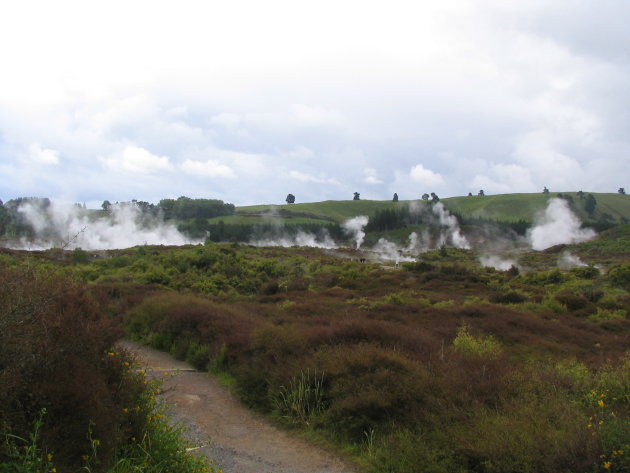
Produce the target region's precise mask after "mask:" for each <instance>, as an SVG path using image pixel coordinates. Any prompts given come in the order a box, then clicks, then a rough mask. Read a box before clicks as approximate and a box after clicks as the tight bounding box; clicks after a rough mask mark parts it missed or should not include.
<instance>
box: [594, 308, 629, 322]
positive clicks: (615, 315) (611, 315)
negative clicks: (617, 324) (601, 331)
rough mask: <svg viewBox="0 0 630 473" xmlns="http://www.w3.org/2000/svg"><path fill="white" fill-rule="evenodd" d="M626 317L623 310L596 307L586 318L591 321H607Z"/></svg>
mask: <svg viewBox="0 0 630 473" xmlns="http://www.w3.org/2000/svg"><path fill="white" fill-rule="evenodd" d="M625 318H626V311H625V310H621V309H619V310H608V309H601V308H599V309H597V312H595V313H594V314H592V315H589V317H588V320H590V321H591V322H607V321H610V320H624V319H625Z"/></svg>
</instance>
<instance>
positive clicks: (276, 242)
mask: <svg viewBox="0 0 630 473" xmlns="http://www.w3.org/2000/svg"><path fill="white" fill-rule="evenodd" d="M250 243H251V244H252V245H254V246H282V247H285V248H291V247H292V246H310V247H313V248H326V249H329V250H330V249H335V248H337V244H336V243H335V242H334V241H333V239H332V238H331V237H330V235H328V234H327V233H325V234H324V236H323V237H318V236H317V235H314V234H312V233H306V232H303V231H298V232H297V233H296V234H295V235H285V236H281V237H277V238H261V239H258V240H254V241H252V242H250Z"/></svg>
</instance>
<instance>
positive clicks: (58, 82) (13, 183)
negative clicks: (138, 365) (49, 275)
mask: <svg viewBox="0 0 630 473" xmlns="http://www.w3.org/2000/svg"><path fill="white" fill-rule="evenodd" d="M5 3H6V5H3V6H1V7H0V52H1V53H2V65H3V70H2V74H0V130H1V133H0V173H3V174H2V177H3V178H4V179H3V182H6V183H7V184H5V186H4V187H3V189H2V192H4V193H5V194H3V195H1V196H0V198H3V199H8V198H13V197H15V196H19V195H35V194H37V195H49V196H50V197H53V198H54V197H56V196H58V195H59V194H60V193H63V192H65V189H67V190H68V194H69V195H73V196H75V197H76V199H77V200H87V201H92V200H95V201H97V200H101V201H102V200H103V199H104V198H107V199H110V200H111V199H115V200H123V199H125V198H138V199H145V200H146V199H148V198H149V196H154V197H158V198H159V197H163V195H162V196H160V195H156V193H158V192H160V193H163V194H164V195H169V196H178V195H182V194H184V193H187V194H188V193H189V194H195V195H198V196H203V195H204V193H208V192H215V193H217V194H218V195H216V197H217V198H224V199H225V200H232V201H237V200H239V201H248V202H252V203H255V201H274V199H276V198H277V194H278V189H279V188H283V186H285V185H286V186H289V185H290V184H291V183H292V182H300V183H302V185H301V187H300V189H299V192H300V198H301V199H304V200H306V199H310V200H322V199H326V198H336V196H337V195H341V194H343V195H348V194H349V195H350V196H351V192H353V191H361V192H362V193H363V194H366V192H367V193H369V194H370V198H382V199H389V198H390V197H391V194H392V193H393V192H397V193H398V194H399V196H400V197H401V198H403V199H404V198H417V197H418V196H419V195H421V194H422V193H424V192H431V191H435V192H438V193H439V194H440V197H448V196H449V195H458V194H459V195H461V194H462V193H467V192H468V191H473V192H477V191H478V190H479V189H480V188H483V189H484V190H485V191H486V192H492V193H496V192H539V191H540V190H541V189H542V187H543V186H547V187H549V188H550V189H551V190H552V191H556V190H557V191H558V192H560V191H565V190H567V191H568V190H575V189H579V188H582V189H583V190H585V191H593V192H598V191H613V192H614V191H615V190H616V189H617V188H619V187H626V188H628V187H630V184H628V183H627V182H622V181H623V179H624V178H625V175H627V172H625V170H626V169H627V168H628V165H630V137H629V136H628V133H627V130H628V128H629V127H630V116H628V114H627V112H626V111H627V109H628V104H630V89H628V87H627V77H628V76H629V75H630V65H629V64H630V63H629V62H628V54H627V51H628V50H629V48H628V44H630V43H629V39H630V32H629V31H628V29H627V28H625V25H624V23H623V19H624V18H627V16H628V13H629V12H630V6H628V5H627V2H624V1H622V0H605V7H602V6H600V5H599V4H595V3H593V4H592V5H590V4H589V2H566V1H560V2H549V1H544V0H532V1H529V2H500V1H497V0H470V1H459V0H444V1H443V2H439V3H438V2H415V3H414V2H408V1H407V0H392V2H391V5H390V4H388V7H387V8H383V7H382V5H379V4H377V3H369V4H365V2H363V3H361V2H358V0H350V1H348V2H341V3H340V2H332V1H329V0H324V1H322V2H319V3H317V4H312V5H311V6H309V7H308V8H304V6H303V5H301V4H300V2H289V1H286V0H270V1H269V2H266V3H264V4H261V3H260V2H254V1H253V0H244V1H243V2H203V1H201V0H191V1H190V2H187V3H186V8H176V7H174V6H172V5H170V4H168V3H166V2H157V3H155V2H153V3H151V2H149V1H148V0H138V1H137V2H131V3H130V2H123V1H122V0H112V1H111V2H109V3H108V4H107V8H100V9H97V10H98V11H97V14H95V10H94V8H93V6H90V5H88V4H84V3H81V2H76V1H74V0H72V1H71V0H59V1H57V2H54V3H50V2H44V1H43V0H33V1H31V0H28V1H25V2H5ZM577 3H579V5H578V4H577ZM35 7H36V8H35ZM147 9H150V11H151V21H150V22H147V21H145V20H146V11H147ZM245 10H246V11H248V13H249V14H248V15H246V16H244V15H243V11H245ZM33 11H38V15H36V16H33V14H32V12H33ZM69 11H72V13H73V14H72V15H68V12H69ZM24 25H27V26H28V27H25V26H24ZM111 31H116V34H115V35H112V34H111ZM165 31H168V32H169V34H164V32H165ZM321 31H326V34H325V35H322V34H321ZM375 31H378V34H374V32H375ZM593 31H597V32H598V34H597V35H596V36H597V37H594V36H593V34H592V32H593ZM3 45H4V46H3ZM6 45H8V46H6ZM12 45H18V47H13V46H12ZM24 58H28V61H27V60H25V59H24ZM33 144H36V145H33ZM125 144H133V145H129V146H128V147H125ZM34 146H35V147H34ZM37 147H39V148H37ZM25 150H28V152H26V151H25ZM99 156H101V158H100V160H99ZM16 157H17V158H18V159H16ZM419 163H423V164H419ZM42 164H47V166H46V167H47V171H48V172H47V173H42V172H41V166H39V167H38V166H37V165H42ZM103 167H105V168H106V169H107V170H108V171H112V172H107V173H103ZM7 169H14V170H15V172H12V173H9V172H6V171H4V170H7ZM228 169H229V171H228ZM291 169H294V170H295V171H293V172H292V171H291ZM366 169H369V170H370V171H364V170H366ZM372 170H373V171H372ZM115 171H121V172H122V173H126V174H127V175H126V176H123V175H121V172H115ZM191 172H192V173H191ZM230 173H231V174H230ZM296 173H297V174H296ZM137 174H141V175H142V179H138V177H137ZM195 174H196V175H199V176H206V177H207V176H216V177H228V176H231V175H233V176H238V179H235V180H231V181H230V182H229V185H224V186H222V184H221V180H219V179H217V182H215V183H214V184H215V185H214V186H213V187H212V190H208V187H207V186H206V185H205V183H204V182H202V180H199V179H194V178H193V177H192V176H194V175H195ZM7 176H8V178H7ZM11 176H18V177H17V178H11ZM261 182H265V183H266V185H264V186H261V185H260V183H261ZM322 183H330V184H334V185H331V186H323V185H322ZM339 183H342V184H339ZM336 186H342V189H341V190H340V189H339V188H337V187H336ZM470 186H474V187H470ZM61 189H64V190H61ZM287 191H288V190H287ZM123 193H127V194H128V195H122V194H123ZM282 194H284V195H286V192H285V191H284V190H283V192H282ZM281 197H282V198H283V197H284V196H281ZM254 199H255V200H254Z"/></svg>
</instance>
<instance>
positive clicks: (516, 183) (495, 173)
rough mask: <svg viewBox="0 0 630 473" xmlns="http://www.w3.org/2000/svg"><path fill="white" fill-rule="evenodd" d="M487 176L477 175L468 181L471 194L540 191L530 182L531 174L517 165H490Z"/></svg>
mask: <svg viewBox="0 0 630 473" xmlns="http://www.w3.org/2000/svg"><path fill="white" fill-rule="evenodd" d="M487 172H488V173H487V174H485V175H482V174H478V175H476V176H474V177H473V179H472V180H471V181H470V187H471V191H472V192H473V194H475V193H476V192H477V191H479V190H483V191H484V193H486V194H509V193H513V192H515V190H517V189H518V190H519V191H520V192H536V191H542V188H540V189H538V188H537V187H536V185H535V184H534V182H533V181H532V176H531V172H530V170H529V169H528V168H526V167H524V166H519V165H517V164H492V165H490V166H489V167H488V169H487Z"/></svg>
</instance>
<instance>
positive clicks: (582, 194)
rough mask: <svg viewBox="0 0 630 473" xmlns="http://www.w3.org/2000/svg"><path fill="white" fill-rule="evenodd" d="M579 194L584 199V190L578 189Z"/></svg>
mask: <svg viewBox="0 0 630 473" xmlns="http://www.w3.org/2000/svg"><path fill="white" fill-rule="evenodd" d="M577 196H578V197H579V198H580V200H582V199H584V191H581V190H580V191H578V193H577Z"/></svg>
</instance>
